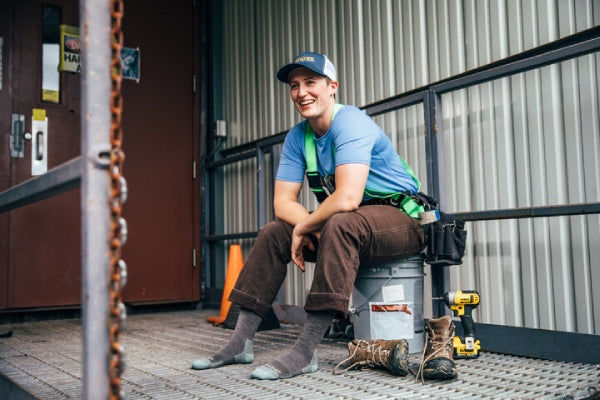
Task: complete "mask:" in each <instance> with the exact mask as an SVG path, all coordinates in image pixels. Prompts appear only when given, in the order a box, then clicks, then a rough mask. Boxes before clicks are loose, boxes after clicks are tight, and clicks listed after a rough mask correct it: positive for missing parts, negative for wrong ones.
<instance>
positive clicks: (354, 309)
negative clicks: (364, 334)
mask: <svg viewBox="0 0 600 400" xmlns="http://www.w3.org/2000/svg"><path fill="white" fill-rule="evenodd" d="M392 277H393V276H392V275H390V277H389V278H387V280H386V281H385V282H384V283H383V285H381V287H384V286H385V285H387V284H388V282H389V281H390V280H392ZM378 291H379V288H378V289H376V290H375V291H374V292H373V293H372V294H371V295H370V296H369V297H368V298H367V299H366V300H365V301H363V303H362V304H361V305H360V306H358V307H356V308H350V310H348V311H349V312H350V314H355V315H357V316H358V315H360V312H361V311H364V309H363V306H364V305H365V304H367V303H368V302H369V300H371V299H372V298H373V296H375V295H376V294H377V292H378Z"/></svg>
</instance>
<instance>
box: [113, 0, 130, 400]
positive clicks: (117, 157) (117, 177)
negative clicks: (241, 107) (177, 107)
mask: <svg viewBox="0 0 600 400" xmlns="http://www.w3.org/2000/svg"><path fill="white" fill-rule="evenodd" d="M110 7H111V9H110V15H111V36H110V40H111V48H112V59H111V89H112V90H111V96H110V109H111V127H110V130H111V132H110V142H111V151H110V167H109V174H110V182H111V188H110V211H111V212H110V214H111V221H110V239H109V244H110V285H109V290H110V297H109V299H110V315H109V346H110V350H109V351H110V357H109V380H110V391H109V396H110V398H111V399H120V398H122V390H121V374H122V373H123V370H124V369H125V353H124V350H123V346H122V344H121V330H122V329H123V328H124V321H125V307H124V305H123V303H122V298H121V291H122V289H123V287H124V286H125V282H126V280H127V267H126V265H125V262H124V261H123V260H122V259H121V247H122V246H123V245H124V244H125V240H126V237H127V224H126V223H125V220H124V219H123V218H122V217H121V210H122V206H123V203H124V202H125V198H126V196H127V184H126V181H125V178H124V177H123V161H124V160H125V153H123V150H122V149H121V147H122V142H123V130H122V127H121V115H122V111H123V98H122V96H121V81H122V78H123V70H122V67H121V49H122V48H123V31H122V29H121V21H122V19H123V0H111V2H110Z"/></svg>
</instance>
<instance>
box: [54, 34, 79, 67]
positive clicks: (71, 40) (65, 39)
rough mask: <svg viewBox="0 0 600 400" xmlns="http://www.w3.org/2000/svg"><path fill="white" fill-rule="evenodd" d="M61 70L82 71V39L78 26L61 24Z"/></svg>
mask: <svg viewBox="0 0 600 400" xmlns="http://www.w3.org/2000/svg"><path fill="white" fill-rule="evenodd" d="M59 69H60V70H61V71H67V72H78V73H79V72H81V40H80V39H79V28H78V27H76V26H69V25H61V26H60V67H59Z"/></svg>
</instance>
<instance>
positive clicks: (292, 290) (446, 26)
mask: <svg viewBox="0 0 600 400" xmlns="http://www.w3.org/2000/svg"><path fill="white" fill-rule="evenodd" d="M222 3H223V12H224V13H223V15H224V21H223V23H222V41H221V42H222V43H223V44H224V48H223V51H222V54H223V60H222V66H223V79H224V82H223V87H224V90H225V93H224V95H223V98H224V110H223V115H224V118H225V119H226V120H227V123H228V132H229V136H228V139H227V143H226V145H225V147H231V146H235V145H238V144H241V143H245V142H248V141H251V140H255V139H257V138H261V137H266V136H269V135H272V134H275V133H278V132H282V131H285V130H287V129H289V127H291V126H292V125H293V124H295V123H297V122H298V121H299V116H298V114H297V113H296V112H295V110H294V107H293V105H292V103H291V101H290V100H289V94H288V89H287V87H286V86H285V85H283V84H281V83H279V82H278V81H277V80H276V79H275V78H274V75H275V72H276V70H277V68H278V67H279V66H280V65H282V64H283V63H286V62H289V60H290V59H291V58H292V57H293V56H294V55H295V54H297V53H299V52H301V51H303V50H315V51H320V52H324V53H326V54H328V55H329V57H330V58H331V59H332V61H333V62H334V64H335V65H336V67H337V68H338V78H339V81H340V89H339V92H338V97H337V98H338V101H339V102H341V103H345V104H355V105H358V106H362V105H366V104H369V103H372V102H374V101H378V100H381V99H383V98H386V97H390V96H392V95H395V94H398V93H402V92H406V91H408V90H412V89H415V88H418V87H421V86H423V85H426V84H429V83H432V82H436V81H438V80H441V79H445V78H448V77H451V76H453V75H456V74H459V73H461V72H464V71H467V70H470V69H473V68H476V67H478V66H481V65H485V64H488V63H490V62H494V61H497V60H500V59H502V58H505V57H507V56H510V55H513V54H517V53H520V52H522V51H525V50H528V49H531V48H534V47H537V46H540V45H542V44H545V43H548V42H550V41H553V40H556V39H558V38H560V37H564V36H568V35H570V34H573V33H575V32H578V31H581V30H584V29H587V28H590V27H592V26H595V25H598V24H599V23H600V1H598V0H554V1H550V0H548V1H541V0H539V1H515V0H494V1H492V0H464V1H451V0H435V1H434V0H429V1H425V0H413V1H395V0H381V1H370V0H330V1H328V0H289V1H279V0H254V1H247V0H226V1H223V2H222ZM599 57H600V56H598V55H596V54H594V55H590V56H585V57H581V58H578V59H576V60H570V61H565V62H562V63H560V64H558V65H553V66H548V67H544V68H541V69H539V70H535V71H530V72H527V73H523V74H518V75H516V76H512V77H508V78H503V79H499V80H496V81H494V82H488V83H485V84H481V85H477V86H474V87H470V88H467V89H464V90H459V91H456V92H453V93H448V94H445V95H444V96H443V97H442V109H443V134H444V142H445V149H444V157H445V165H444V168H443V175H442V180H443V184H444V185H445V193H446V205H445V208H446V210H447V211H449V212H454V211H471V210H493V209H502V208H511V207H530V206H543V205H553V204H572V203H582V202H596V201H598V200H599V199H600V172H599V171H600V126H599V124H600V123H599V120H600V116H599V112H600V111H599V110H600V105H599V93H600V79H599V72H598V63H599V62H600V59H599ZM375 119H376V121H377V122H378V123H379V124H380V125H381V126H382V127H383V128H384V130H385V131H386V132H387V133H388V135H389V136H390V138H391V139H392V142H393V143H394V144H395V145H396V146H397V149H398V151H399V153H400V154H401V155H402V156H403V157H404V158H405V159H406V160H407V161H408V162H409V164H411V165H412V166H413V169H414V170H415V172H416V173H417V175H418V176H419V177H420V178H421V180H422V184H423V186H422V187H423V189H426V187H427V185H426V183H427V182H426V181H427V179H426V176H425V173H426V168H425V144H424V143H425V142H424V124H423V106H422V105H416V106H412V107H409V108H407V109H403V110H398V111H395V112H392V113H388V114H385V115H381V116H378V117H376V118H375ZM238 164H239V165H236V166H232V167H228V168H227V169H226V170H227V172H226V173H225V176H226V180H225V182H226V183H225V192H226V193H225V198H224V201H225V203H226V208H225V209H226V210H227V215H225V216H224V218H225V219H226V224H225V226H226V233H229V232H244V231H248V230H254V229H255V228H256V202H255V199H256V184H255V179H256V174H255V172H256V165H255V163H254V162H252V161H248V162H240V163H238ZM271 195H272V193H268V196H269V197H270V196H271ZM301 200H302V202H303V203H304V204H306V205H307V208H309V209H313V208H315V207H316V203H315V201H314V199H313V198H312V194H310V191H308V190H303V192H302V193H301ZM269 207H270V206H269ZM467 229H468V231H469V243H468V250H467V256H466V257H465V260H464V264H463V265H462V266H460V267H451V269H450V270H451V287H452V288H454V289H477V290H479V291H480V292H481V293H482V304H481V305H480V307H479V308H478V309H477V311H476V315H475V317H476V319H477V320H478V321H480V322H486V323H497V324H507V325H513V326H527V327H533V328H547V329H558V330H564V331H576V332H581V333H595V334H598V333H600V290H598V289H594V286H593V282H600V269H599V268H598V265H599V264H598V260H600V216H598V215H588V216H573V217H555V218H536V219H522V220H503V221H485V222H476V223H469V224H468V226H467ZM245 246H247V247H248V248H249V246H250V241H248V242H247V243H245ZM248 248H246V247H245V252H247V250H248ZM289 268H290V276H289V279H288V281H287V282H286V285H285V290H284V297H285V302H286V303H289V304H298V305H301V304H303V302H304V298H305V295H306V292H307V290H308V288H309V285H310V281H311V280H312V266H310V267H309V270H308V273H305V274H302V273H300V272H299V271H298V269H297V268H295V267H292V266H290V267H289ZM426 305H428V303H426ZM425 311H426V314H427V312H428V309H427V308H426V310H425Z"/></svg>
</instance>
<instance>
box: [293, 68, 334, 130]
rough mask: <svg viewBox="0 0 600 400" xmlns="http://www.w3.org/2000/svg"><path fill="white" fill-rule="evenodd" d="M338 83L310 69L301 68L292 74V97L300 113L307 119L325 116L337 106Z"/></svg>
mask: <svg viewBox="0 0 600 400" xmlns="http://www.w3.org/2000/svg"><path fill="white" fill-rule="evenodd" d="M337 87H338V83H337V82H336V81H332V80H331V79H328V78H326V77H324V76H321V75H319V74H317V73H315V72H313V71H311V70H309V69H308V68H304V67H299V68H296V69H294V70H293V71H292V72H291V73H290V95H291V97H292V101H293V102H294V105H295V106H296V109H297V110H298V112H299V113H300V114H301V115H302V117H304V118H306V119H316V118H319V117H321V116H323V114H324V112H325V111H327V110H329V109H330V108H331V107H333V104H335V99H334V97H333V96H334V94H335V92H336V91H337Z"/></svg>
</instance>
